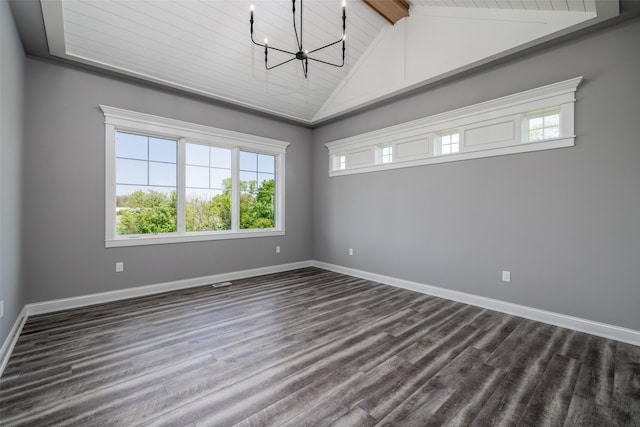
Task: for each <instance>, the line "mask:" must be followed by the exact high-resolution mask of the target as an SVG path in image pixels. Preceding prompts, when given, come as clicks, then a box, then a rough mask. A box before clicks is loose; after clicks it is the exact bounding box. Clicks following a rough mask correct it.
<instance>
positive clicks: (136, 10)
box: [40, 0, 618, 124]
mask: <svg viewBox="0 0 640 427" xmlns="http://www.w3.org/2000/svg"><path fill="white" fill-rule="evenodd" d="M252 3H253V4H254V5H255V15H254V19H255V24H254V29H255V35H256V37H255V38H256V40H258V41H260V42H262V40H263V39H264V38H268V39H269V45H270V46H273V47H280V48H283V49H287V50H291V51H296V50H297V48H296V38H295V34H294V32H293V25H292V14H291V2H290V1H288V0H277V1H276V0H252V1H244V0H241V1H237V0H236V1H233V0H216V1H213V0H191V1H184V0H165V1H152V2H147V1H141V0H91V1H89V0H41V2H40V4H41V7H42V15H43V18H44V23H45V30H46V34H47V40H48V47H49V53H50V54H51V55H54V56H58V57H61V58H64V59H67V60H71V61H76V62H80V63H84V64H88V65H90V66H94V67H98V68H102V69H107V70H111V71H115V72H117V73H122V74H125V75H129V76H134V77H137V78H141V79H144V80H148V81H152V82H155V83H159V84H162V85H166V86H169V87H173V88H177V89H180V90H184V91H186V92H190V93H196V94H199V95H203V96H206V97H209V98H212V99H216V100H222V101H225V102H230V103H233V104H236V105H240V106H244V107H248V108H251V109H254V110H259V111H262V112H267V113H269V114H273V115H276V116H279V117H284V118H287V119H291V120H294V121H297V122H301V123H305V124H317V123H321V122H323V121H326V120H328V119H331V118H334V117H337V116H340V115H342V114H344V113H346V112H350V111H354V110H356V109H358V108H362V107H364V106H367V105H370V104H372V103H375V102H377V101H380V100H383V99H386V98H388V97H390V96H394V95H397V94H400V93H403V92H406V91H409V90H411V89H413V88H416V87H419V86H423V85H426V84H429V83H432V82H435V81H437V80H439V79H442V78H444V77H447V76H450V75H453V74H456V73H458V72H461V71H464V70H467V69H470V68H472V67H474V66H477V65H479V64H483V63H486V62H488V61H491V60H494V59H496V58H500V57H504V56H506V55H508V54H510V53H513V52H516V51H519V50H522V49H525V48H527V47H529V46H532V45H535V44H538V43H541V42H543V41H546V40H549V39H551V38H553V37H558V36H560V35H563V34H566V33H568V32H571V31H575V30H577V29H580V28H583V27H585V26H588V25H592V24H595V23H597V22H600V21H603V20H605V19H609V18H611V17H614V16H617V15H618V2H617V1H610V0H602V1H601V0H575V1H573V0H572V1H570V0H546V1H541V0H502V1H499V0H496V1H491V0H482V1H478V0H476V1H466V0H412V1H411V2H410V3H411V9H410V16H409V17H407V18H404V19H401V20H400V21H398V22H397V23H396V25H395V26H391V25H390V24H389V23H387V22H386V21H385V20H384V19H383V18H382V17H381V16H379V15H378V14H377V13H376V12H375V11H373V10H372V9H371V8H370V7H368V6H367V5H366V4H365V3H364V2H363V1H362V0H348V2H347V57H346V61H345V66H344V67H343V68H337V67H331V66H327V65H324V64H320V63H316V62H311V63H310V64H309V78H308V79H305V78H304V75H303V73H302V70H301V67H300V63H299V62H298V61H297V60H294V61H292V62H291V63H288V64H285V65H283V66H281V67H278V68H276V69H274V70H271V71H266V70H265V68H264V50H263V49H262V48H260V47H257V46H254V45H252V44H251V40H250V36H249V10H250V5H251V4H252ZM297 5H298V7H299V3H297ZM341 5H342V1H341V0H305V2H304V21H303V22H304V24H303V25H304V28H303V30H302V32H303V36H304V45H305V49H309V50H312V49H315V48H317V47H320V46H323V45H325V44H327V43H329V42H331V41H334V40H337V39H338V38H339V37H340V36H341V34H342V25H341V24H342V21H341V13H342V7H341ZM341 53H342V51H341V48H340V45H339V44H338V45H336V46H335V49H334V48H333V47H332V48H328V49H325V50H323V51H321V52H318V55H319V56H318V59H322V60H326V61H330V62H340V58H341ZM285 59H288V57H287V56H283V55H281V54H278V53H277V52H276V51H273V50H270V52H269V63H270V65H273V64H275V63H277V62H278V61H280V60H285Z"/></svg>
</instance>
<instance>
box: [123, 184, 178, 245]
mask: <svg viewBox="0 0 640 427" xmlns="http://www.w3.org/2000/svg"><path fill="white" fill-rule="evenodd" d="M118 202H119V203H122V204H123V206H119V207H124V208H126V209H122V210H121V211H120V212H118V217H117V221H116V232H117V233H118V234H150V233H171V232H174V231H176V206H177V203H176V192H175V191H172V192H171V194H169V195H167V194H165V193H161V192H159V191H153V190H150V191H149V192H147V193H145V192H144V191H140V190H139V191H136V192H135V193H133V194H131V195H129V196H128V197H126V198H120V200H118Z"/></svg>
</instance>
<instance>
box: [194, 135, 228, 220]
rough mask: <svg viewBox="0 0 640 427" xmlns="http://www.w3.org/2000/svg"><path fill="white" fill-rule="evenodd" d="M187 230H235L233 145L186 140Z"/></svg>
mask: <svg viewBox="0 0 640 427" xmlns="http://www.w3.org/2000/svg"><path fill="white" fill-rule="evenodd" d="M185 187H186V188H185V221H186V231H188V232H189V231H217V230H231V197H230V195H231V190H232V179H231V149H229V148H224V147H216V146H211V145H206V144H198V143H193V142H187V143H186V144H185Z"/></svg>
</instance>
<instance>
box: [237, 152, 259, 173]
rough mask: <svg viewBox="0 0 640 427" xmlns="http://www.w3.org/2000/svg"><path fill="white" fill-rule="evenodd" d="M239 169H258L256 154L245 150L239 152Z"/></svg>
mask: <svg viewBox="0 0 640 427" xmlns="http://www.w3.org/2000/svg"><path fill="white" fill-rule="evenodd" d="M240 170H245V171H257V170H258V154H256V153H249V152H247V151H241V152H240Z"/></svg>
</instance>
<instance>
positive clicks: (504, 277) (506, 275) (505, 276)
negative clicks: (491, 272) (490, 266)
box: [502, 270, 511, 282]
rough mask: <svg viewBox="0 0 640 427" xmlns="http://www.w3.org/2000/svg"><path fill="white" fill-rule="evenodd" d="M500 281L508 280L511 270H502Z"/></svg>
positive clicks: (509, 279)
mask: <svg viewBox="0 0 640 427" xmlns="http://www.w3.org/2000/svg"><path fill="white" fill-rule="evenodd" d="M502 281H503V282H510V281H511V272H510V271H505V270H503V271H502Z"/></svg>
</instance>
